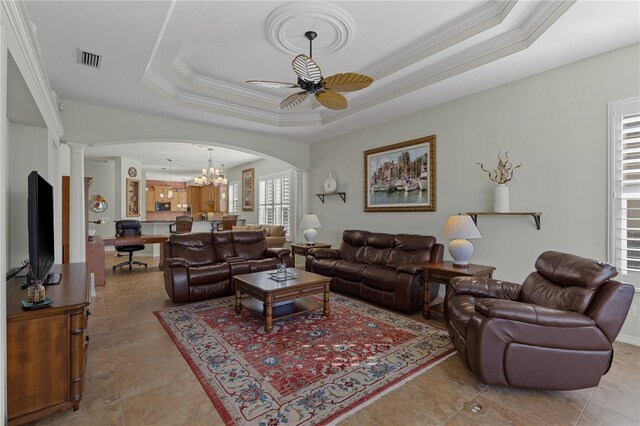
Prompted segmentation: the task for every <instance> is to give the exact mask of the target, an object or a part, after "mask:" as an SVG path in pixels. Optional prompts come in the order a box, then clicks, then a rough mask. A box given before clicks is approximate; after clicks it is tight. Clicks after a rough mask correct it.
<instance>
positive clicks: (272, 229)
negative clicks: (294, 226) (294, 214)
mask: <svg viewBox="0 0 640 426" xmlns="http://www.w3.org/2000/svg"><path fill="white" fill-rule="evenodd" d="M267 229H269V235H267V236H268V237H281V236H283V235H284V226H280V225H273V226H269V227H267Z"/></svg>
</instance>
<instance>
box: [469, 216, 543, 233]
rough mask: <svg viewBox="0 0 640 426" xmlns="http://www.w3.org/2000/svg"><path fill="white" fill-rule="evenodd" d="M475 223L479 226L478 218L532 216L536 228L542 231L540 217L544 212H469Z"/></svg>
mask: <svg viewBox="0 0 640 426" xmlns="http://www.w3.org/2000/svg"><path fill="white" fill-rule="evenodd" d="M467 214H468V215H469V216H471V219H473V222H474V223H475V224H476V226H478V216H531V217H533V220H534V221H535V222H536V228H537V229H538V231H539V230H540V216H542V212H518V213H498V212H467Z"/></svg>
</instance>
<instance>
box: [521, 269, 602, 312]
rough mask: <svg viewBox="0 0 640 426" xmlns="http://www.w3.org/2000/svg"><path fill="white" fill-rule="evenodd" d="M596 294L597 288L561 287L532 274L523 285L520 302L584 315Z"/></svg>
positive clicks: (534, 273)
mask: <svg viewBox="0 0 640 426" xmlns="http://www.w3.org/2000/svg"><path fill="white" fill-rule="evenodd" d="M595 292H596V289H595V288H584V287H578V286H573V287H560V286H558V285H556V284H555V283H552V282H551V281H549V280H547V279H546V278H545V277H543V276H542V275H540V274H539V273H537V272H532V273H531V274H529V276H528V277H527V278H526V279H525V280H524V283H522V289H521V290H520V298H519V301H520V302H525V303H531V304H534V305H540V306H545V307H547V308H554V309H562V310H565V311H573V312H579V313H581V314H583V313H585V311H586V310H587V308H588V307H589V305H590V304H591V300H592V299H593V297H594V295H595Z"/></svg>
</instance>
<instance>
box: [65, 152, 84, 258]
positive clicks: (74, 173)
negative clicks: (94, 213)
mask: <svg viewBox="0 0 640 426" xmlns="http://www.w3.org/2000/svg"><path fill="white" fill-rule="evenodd" d="M67 145H69V150H70V151H71V173H70V177H69V262H71V263H73V262H84V261H85V258H86V238H87V237H86V235H85V229H86V220H87V219H86V218H85V217H84V204H85V200H84V149H85V148H86V147H87V146H86V145H84V144H81V143H70V142H67Z"/></svg>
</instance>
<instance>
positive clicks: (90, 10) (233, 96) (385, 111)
mask: <svg viewBox="0 0 640 426" xmlns="http://www.w3.org/2000/svg"><path fill="white" fill-rule="evenodd" d="M27 9H28V12H29V15H30V17H31V19H32V20H33V21H34V23H35V24H36V26H37V28H38V33H37V36H38V40H39V42H40V44H41V47H42V55H43V58H44V61H45V66H46V67H47V72H48V73H49V76H50V78H51V81H52V86H53V88H54V90H56V91H58V93H59V94H60V95H61V96H62V97H63V98H67V99H73V100H78V101H81V102H89V103H95V104H99V105H105V106H113V107H119V108H125V109H130V110H134V111H140V112H147V113H152V114H156V115H164V116H170V117H174V118H179V119H187V120H192V121H195V122H203V123H208V124H216V125H223V126H230V127H236V128H241V129H245V130H249V131H256V132H263V133H270V134H273V135H278V136H281V137H285V138H288V139H294V140H299V141H302V142H314V141H318V140H322V139H323V138H326V137H330V136H332V135H336V134H340V133H346V132H348V131H352V130H355V129H357V128H360V127H364V126H366V125H369V124H372V123H377V122H380V119H381V118H384V119H391V118H394V117H396V116H399V115H404V114H408V113H411V112H415V111H419V110H421V109H425V108H427V107H429V106H433V105H435V104H437V103H441V102H445V101H448V100H451V99H455V98H456V97H460V96H464V95H466V94H470V93H474V92H478V91H480V90H485V89H487V88H489V87H493V86H496V85H499V84H503V83H506V82H508V81H512V80H515V79H518V78H522V77H525V76H527V75H531V74H533V73H535V72H540V71H543V70H546V69H550V68H553V67H557V66H560V65H563V64H565V63H568V62H571V61H575V60H579V59H581V58H584V57H588V56H591V55H594V54H598V53H601V52H604V51H607V50H612V49H614V48H617V47H622V46H625V45H628V44H631V43H634V42H638V41H639V39H640V35H639V33H640V30H639V27H640V23H638V20H637V16H638V2H586V1H585V2H583V1H580V2H577V3H576V2H574V1H453V2H450V1H427V2H395V1H394V2H391V1H389V2H384V1H380V2H332V3H329V2H270V1H264V2H249V1H246V2H245V1H241V2H238V1H235V2H220V1H215V2H190V1H176V2H160V1H154V2H89V1H85V2H28V3H27ZM306 30H315V31H317V32H318V34H319V35H318V38H317V39H316V41H314V59H315V60H316V61H317V62H318V64H319V65H320V67H321V68H322V70H323V74H324V75H325V76H328V75H331V74H334V73H338V72H348V71H354V72H360V73H364V74H367V75H371V76H372V77H374V79H375V82H374V83H373V84H372V85H371V86H370V87H369V88H367V89H364V90H361V91H359V92H354V93H350V94H347V98H348V100H349V107H348V108H347V109H346V110H343V111H333V110H328V109H326V108H324V107H322V106H320V105H319V104H317V102H315V100H313V99H309V100H308V101H306V102H305V103H304V104H303V105H301V106H299V107H296V108H293V109H291V110H287V111H280V110H279V109H278V104H279V103H280V101H281V100H282V99H284V98H285V97H286V96H288V95H289V94H291V93H293V91H294V90H295V89H278V90H269V89H263V88H258V87H254V86H249V85H247V84H246V83H245V81H246V80H250V79H262V80H276V81H291V82H295V74H294V73H293V70H292V69H291V60H292V59H293V57H294V54H295V53H308V41H307V40H306V39H305V38H304V32H305V31H306ZM605 34H606V37H604V35H605ZM560 48H562V49H561V50H559V49H560ZM77 49H83V50H87V51H89V52H93V53H96V54H100V55H103V64H102V66H101V69H100V70H92V69H86V68H82V67H81V66H80V65H78V64H77V63H76V61H75V54H76V52H77Z"/></svg>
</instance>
